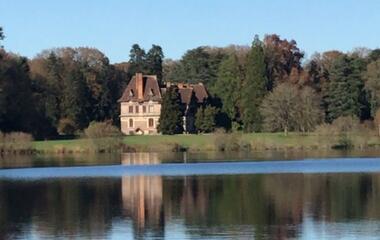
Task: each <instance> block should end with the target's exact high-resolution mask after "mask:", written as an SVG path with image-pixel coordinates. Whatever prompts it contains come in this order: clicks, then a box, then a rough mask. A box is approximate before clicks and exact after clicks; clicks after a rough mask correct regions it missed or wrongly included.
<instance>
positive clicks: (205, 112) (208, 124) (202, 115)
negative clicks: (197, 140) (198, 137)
mask: <svg viewBox="0 0 380 240" xmlns="http://www.w3.org/2000/svg"><path fill="white" fill-rule="evenodd" d="M216 114H217V109H216V108H215V107H212V106H210V105H207V106H206V107H204V108H203V107H202V108H199V109H198V111H197V113H196V115H195V127H196V128H197V129H198V131H199V132H202V133H210V132H213V131H214V130H215V126H216V122H215V118H216Z"/></svg>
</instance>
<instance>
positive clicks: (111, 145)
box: [0, 133, 380, 156]
mask: <svg viewBox="0 0 380 240" xmlns="http://www.w3.org/2000/svg"><path fill="white" fill-rule="evenodd" d="M339 144H340V142H339V136H325V135H318V134H315V133H308V134H303V133H289V135H288V136H285V135H284V134H283V133H249V134H244V133H231V134H205V135H185V134H182V135H144V136H125V137H123V138H121V139H116V138H109V139H101V140H99V139H96V140H93V139H71V140H45V141H32V142H31V143H29V145H28V147H27V148H25V149H19V150H12V149H11V150H10V151H9V152H3V153H0V156H1V155H3V156H10V155H14V154H19V155H71V154H88V153H102V152H195V153H196V152H250V151H274V150H276V151H285V150H334V149H335V150H336V149H343V150H345V149H346V150H347V149H360V150H366V149H368V150H372V149H380V137H377V136H374V135H364V134H363V135H360V134H352V135H351V136H350V145H347V146H342V145H339ZM105 146H107V147H105Z"/></svg>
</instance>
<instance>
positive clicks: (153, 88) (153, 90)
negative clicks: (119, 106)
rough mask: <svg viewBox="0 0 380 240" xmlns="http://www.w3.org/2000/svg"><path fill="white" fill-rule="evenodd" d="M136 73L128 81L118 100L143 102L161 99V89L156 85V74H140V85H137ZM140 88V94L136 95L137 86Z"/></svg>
mask: <svg viewBox="0 0 380 240" xmlns="http://www.w3.org/2000/svg"><path fill="white" fill-rule="evenodd" d="M137 80H138V75H137V74H136V76H133V77H132V79H131V81H130V82H129V83H128V86H127V88H126V89H125V90H124V93H123V95H122V97H121V98H120V99H119V102H130V101H131V102H145V101H150V100H151V101H161V91H160V87H159V86H158V81H157V78H156V76H153V75H144V76H142V86H141V85H140V86H139V85H138V84H137V83H138V81H137ZM140 87H141V88H142V93H143V94H142V96H140V97H139V96H138V91H139V88H140Z"/></svg>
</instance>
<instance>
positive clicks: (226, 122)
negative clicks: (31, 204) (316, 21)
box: [0, 28, 380, 139]
mask: <svg viewBox="0 0 380 240" xmlns="http://www.w3.org/2000/svg"><path fill="white" fill-rule="evenodd" d="M4 37H5V36H4V34H3V32H2V29H1V28H0V46H1V45H2V43H1V40H3V39H4ZM136 72H143V73H144V74H155V75H157V76H158V79H159V81H160V82H161V83H164V82H166V81H170V82H188V83H195V82H203V83H204V84H205V85H206V86H207V88H208V90H209V92H210V94H211V96H212V98H211V99H210V102H209V105H208V106H205V107H204V108H203V109H201V111H199V113H198V114H197V116H198V117H199V118H201V117H202V118H205V119H207V120H204V121H202V120H201V119H198V121H197V122H198V126H202V128H201V127H199V128H200V129H202V131H203V132H210V131H214V130H215V129H216V128H218V127H220V128H222V127H223V128H225V129H226V130H232V131H237V130H242V131H245V132H254V131H255V132H257V131H312V130H314V129H315V127H316V126H318V125H320V124H322V123H331V122H332V121H334V120H335V119H337V118H339V117H342V116H353V117H356V118H358V119H359V120H361V121H366V120H371V119H373V118H374V117H375V115H376V111H377V109H378V108H379V106H380V49H375V50H370V49H365V48H357V49H354V50H353V51H351V52H348V53H343V52H340V51H335V50H332V51H327V52H323V53H316V54H314V55H312V56H311V57H310V58H309V59H305V58H304V52H303V51H302V50H300V49H299V48H298V46H297V43H296V41H294V40H286V39H282V38H281V37H280V36H278V35H275V34H271V35H265V36H264V37H263V39H260V38H259V37H258V36H255V38H254V39H253V42H252V45H251V46H236V45H230V46H227V47H223V48H221V47H209V46H201V47H197V48H195V49H191V50H188V51H187V52H186V53H185V54H184V55H183V56H182V58H181V59H179V60H171V59H165V58H164V53H163V50H162V48H161V47H160V46H158V45H153V46H152V47H151V48H150V49H149V50H148V51H147V52H146V51H145V50H144V49H143V48H141V47H140V46H139V45H138V44H134V45H133V46H132V48H131V50H130V53H129V59H128V53H126V61H125V62H123V63H115V64H111V63H110V62H109V59H108V58H107V57H106V56H105V55H104V54H103V53H102V52H101V51H99V50H97V49H95V48H88V47H80V48H70V47H65V48H55V49H48V50H44V51H42V52H41V53H40V54H38V55H37V56H35V57H34V58H32V59H27V58H26V57H23V56H19V55H15V54H13V53H11V52H7V51H6V46H5V47H3V46H2V47H1V48H0V131H2V132H12V131H22V132H28V133H32V134H33V136H34V137H35V138H37V139H45V138H56V137H59V136H65V135H74V134H77V133H79V132H81V131H82V130H83V129H85V128H86V127H87V126H88V125H89V123H90V122H92V121H108V122H112V123H113V124H114V125H118V124H119V120H118V116H119V104H118V103H117V100H118V99H119V97H120V96H121V93H122V91H123V89H124V87H125V86H126V84H128V81H129V79H130V78H131V76H133V75H134V74H135V73H136ZM205 116H207V117H205Z"/></svg>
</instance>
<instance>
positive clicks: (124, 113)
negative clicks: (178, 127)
mask: <svg viewBox="0 0 380 240" xmlns="http://www.w3.org/2000/svg"><path fill="white" fill-rule="evenodd" d="M172 85H175V86H177V87H178V92H179V94H180V97H181V104H182V106H181V109H182V110H183V111H182V112H183V117H184V129H185V132H190V133H191V132H194V131H195V126H194V121H195V113H196V108H197V107H198V106H199V105H202V104H204V103H205V102H206V101H207V99H208V96H209V95H208V92H207V90H206V88H205V86H204V85H203V84H202V83H198V84H184V83H176V84H174V83H166V84H165V86H160V85H159V82H158V80H157V76H154V75H143V74H142V73H136V75H135V76H133V77H132V79H131V81H130V82H129V84H128V86H127V87H126V89H125V90H124V92H123V95H122V97H121V98H120V99H119V102H120V125H121V131H122V132H123V133H124V134H126V135H143V134H157V133H158V131H157V126H158V121H159V118H160V113H161V100H162V96H163V94H165V92H166V90H167V89H168V88H169V87H170V86H172Z"/></svg>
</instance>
